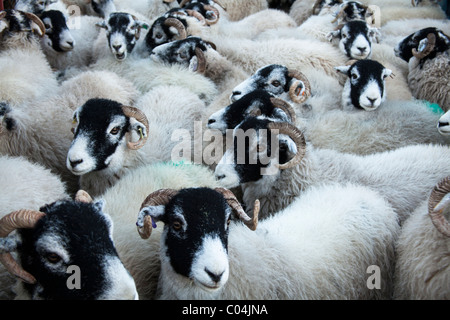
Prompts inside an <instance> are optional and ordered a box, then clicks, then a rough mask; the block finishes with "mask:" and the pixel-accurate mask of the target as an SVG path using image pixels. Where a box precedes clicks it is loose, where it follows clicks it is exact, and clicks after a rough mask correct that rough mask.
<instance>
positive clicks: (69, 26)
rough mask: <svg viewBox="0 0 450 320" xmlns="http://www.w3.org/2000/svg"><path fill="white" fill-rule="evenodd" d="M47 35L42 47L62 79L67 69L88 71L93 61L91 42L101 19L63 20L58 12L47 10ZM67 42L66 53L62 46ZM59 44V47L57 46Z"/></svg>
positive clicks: (97, 31) (45, 13)
mask: <svg viewBox="0 0 450 320" xmlns="http://www.w3.org/2000/svg"><path fill="white" fill-rule="evenodd" d="M42 17H43V19H44V25H45V26H46V35H45V36H44V37H43V38H42V39H41V47H42V50H43V51H44V53H45V55H46V57H47V60H48V62H49V64H50V65H51V67H52V68H54V69H56V71H58V76H59V77H60V78H63V79H64V78H65V76H64V73H65V71H66V69H68V68H71V67H72V68H87V66H88V65H90V64H91V63H93V62H94V55H93V50H92V43H93V42H94V41H95V40H96V39H97V37H98V34H99V28H97V27H96V26H95V24H96V23H98V22H100V21H101V20H102V19H101V18H99V17H94V16H70V17H68V18H65V17H64V13H63V12H61V11H58V10H50V11H45V12H44V13H43V14H42ZM64 41H66V42H69V43H71V44H69V43H66V45H65V46H66V48H67V49H69V48H70V46H72V48H71V49H70V50H64V49H62V47H61V43H63V46H64ZM58 44H59V45H58Z"/></svg>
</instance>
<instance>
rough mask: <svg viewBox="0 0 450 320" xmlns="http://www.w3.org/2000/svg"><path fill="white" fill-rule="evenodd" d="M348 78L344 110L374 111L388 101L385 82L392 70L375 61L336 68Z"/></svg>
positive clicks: (344, 94) (343, 93)
mask: <svg viewBox="0 0 450 320" xmlns="http://www.w3.org/2000/svg"><path fill="white" fill-rule="evenodd" d="M336 70H337V71H339V72H342V73H344V74H346V75H347V76H348V79H347V82H346V83H345V86H344V89H343V91H342V104H343V107H344V109H350V110H351V109H353V108H357V109H364V110H367V111H373V110H375V109H376V108H378V107H379V106H380V105H381V103H383V102H384V100H385V99H386V90H385V80H386V78H387V77H388V76H390V75H391V74H392V71H391V70H390V69H387V68H385V67H384V66H383V65H381V64H380V63H378V62H377V61H374V60H368V59H364V60H359V61H357V62H355V63H354V64H353V65H351V66H342V67H336Z"/></svg>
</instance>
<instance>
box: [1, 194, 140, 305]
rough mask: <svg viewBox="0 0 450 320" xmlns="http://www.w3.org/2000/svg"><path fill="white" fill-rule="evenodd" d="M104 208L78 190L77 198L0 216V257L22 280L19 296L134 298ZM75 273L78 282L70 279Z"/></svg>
mask: <svg viewBox="0 0 450 320" xmlns="http://www.w3.org/2000/svg"><path fill="white" fill-rule="evenodd" d="M103 207H104V202H103V201H96V202H93V201H92V199H90V197H89V195H86V194H85V192H84V193H83V192H80V193H77V197H76V198H75V200H59V201H56V202H53V203H51V204H47V205H44V206H42V207H41V208H40V209H39V210H29V209H20V210H16V211H14V212H11V213H9V214H8V215H6V216H4V217H3V218H2V219H1V220H0V237H1V238H0V252H1V255H0V261H1V262H2V263H3V264H4V265H6V266H7V269H8V271H9V272H11V273H12V274H14V275H15V276H16V277H18V278H19V279H20V281H18V283H17V286H16V288H15V290H16V292H17V296H16V298H17V299H33V300H42V299H46V300H47V299H48V300H55V299H65V300H67V299H71V300H73V299H80V300H86V299H89V300H92V299H102V300H103V299H104V300H111V299H126V300H136V299H138V294H137V291H136V285H135V283H134V280H133V278H132V277H131V276H130V274H129V272H128V271H127V270H126V269H125V267H124V266H123V264H122V262H121V261H120V258H119V256H118V254H117V251H116V249H115V247H114V242H113V222H112V220H111V218H110V217H109V215H108V214H106V213H105V212H104V211H103ZM16 230H17V233H16V234H14V235H11V236H9V234H10V233H11V232H13V231H16ZM12 252H17V255H18V260H19V263H18V262H17V261H16V260H15V259H14V258H13V257H12V255H11V253H12ZM77 272H78V280H74V279H72V280H71V279H69V277H70V275H71V274H72V275H73V274H74V273H75V275H76V273H77ZM75 289H76V290H75Z"/></svg>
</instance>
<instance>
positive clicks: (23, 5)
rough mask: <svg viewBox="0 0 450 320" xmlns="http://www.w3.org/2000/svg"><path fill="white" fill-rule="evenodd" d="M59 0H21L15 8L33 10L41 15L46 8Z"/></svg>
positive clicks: (32, 11)
mask: <svg viewBox="0 0 450 320" xmlns="http://www.w3.org/2000/svg"><path fill="white" fill-rule="evenodd" d="M56 1H57V0H19V1H17V2H16V4H15V6H14V8H15V9H16V10H21V11H26V12H31V13H34V14H38V15H40V14H41V13H42V12H43V11H44V10H45V8H46V7H47V6H48V5H49V4H51V3H53V2H56Z"/></svg>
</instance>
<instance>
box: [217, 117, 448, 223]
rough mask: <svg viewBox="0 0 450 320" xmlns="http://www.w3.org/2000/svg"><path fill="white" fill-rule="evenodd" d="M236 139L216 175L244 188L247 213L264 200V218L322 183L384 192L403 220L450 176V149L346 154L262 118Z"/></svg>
mask: <svg viewBox="0 0 450 320" xmlns="http://www.w3.org/2000/svg"><path fill="white" fill-rule="evenodd" d="M272 130H277V131H274V132H272ZM277 136H278V138H277ZM243 138H248V139H249V142H248V143H244V142H245V139H243ZM233 141H234V146H233V148H230V149H229V150H227V151H226V152H225V154H224V156H223V157H222V159H221V160H220V162H219V164H218V165H217V167H216V169H215V174H216V176H217V178H218V179H219V181H220V183H222V184H223V186H224V187H237V186H239V185H240V186H241V188H242V191H243V200H244V203H245V204H246V206H247V208H248V209H251V207H252V205H253V202H254V201H255V199H259V200H260V201H261V213H260V215H261V216H262V217H267V216H269V215H271V214H275V213H276V212H278V211H280V210H281V209H283V208H284V207H286V206H287V205H289V204H290V203H291V202H292V200H293V199H294V198H295V197H296V196H299V195H301V194H302V192H304V191H305V190H307V189H308V188H309V187H311V186H313V185H316V184H317V183H325V182H341V183H342V182H352V183H357V184H361V185H364V186H367V187H370V188H372V189H373V190H376V191H378V192H380V194H381V195H382V196H384V197H385V198H386V199H387V200H388V202H389V203H390V204H391V205H392V207H393V208H394V209H395V211H396V212H397V214H398V217H399V221H400V222H402V221H403V220H405V218H406V217H407V216H408V214H409V213H410V212H411V211H412V210H414V209H415V208H416V207H417V206H418V205H419V204H420V203H421V201H423V200H424V197H425V195H426V192H427V190H429V189H430V188H432V187H433V186H434V185H435V184H436V182H437V181H439V180H440V179H441V178H442V177H443V176H446V175H448V172H450V170H449V169H448V166H447V164H446V159H447V158H448V156H449V155H450V148H449V147H448V146H436V145H414V146H406V147H402V148H398V149H395V150H391V151H386V152H380V153H374V154H370V155H365V156H361V155H354V154H346V153H341V152H339V151H336V150H331V149H319V148H314V146H312V145H311V144H310V143H306V142H305V136H304V134H303V133H302V132H301V131H300V130H299V129H298V128H297V127H295V126H293V125H291V124H290V123H286V122H272V121H270V120H268V119H264V118H262V117H261V118H259V117H248V118H246V119H245V120H244V121H243V122H241V123H240V124H239V125H238V126H237V127H236V128H235V129H234V132H233ZM269 141H270V142H269Z"/></svg>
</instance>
